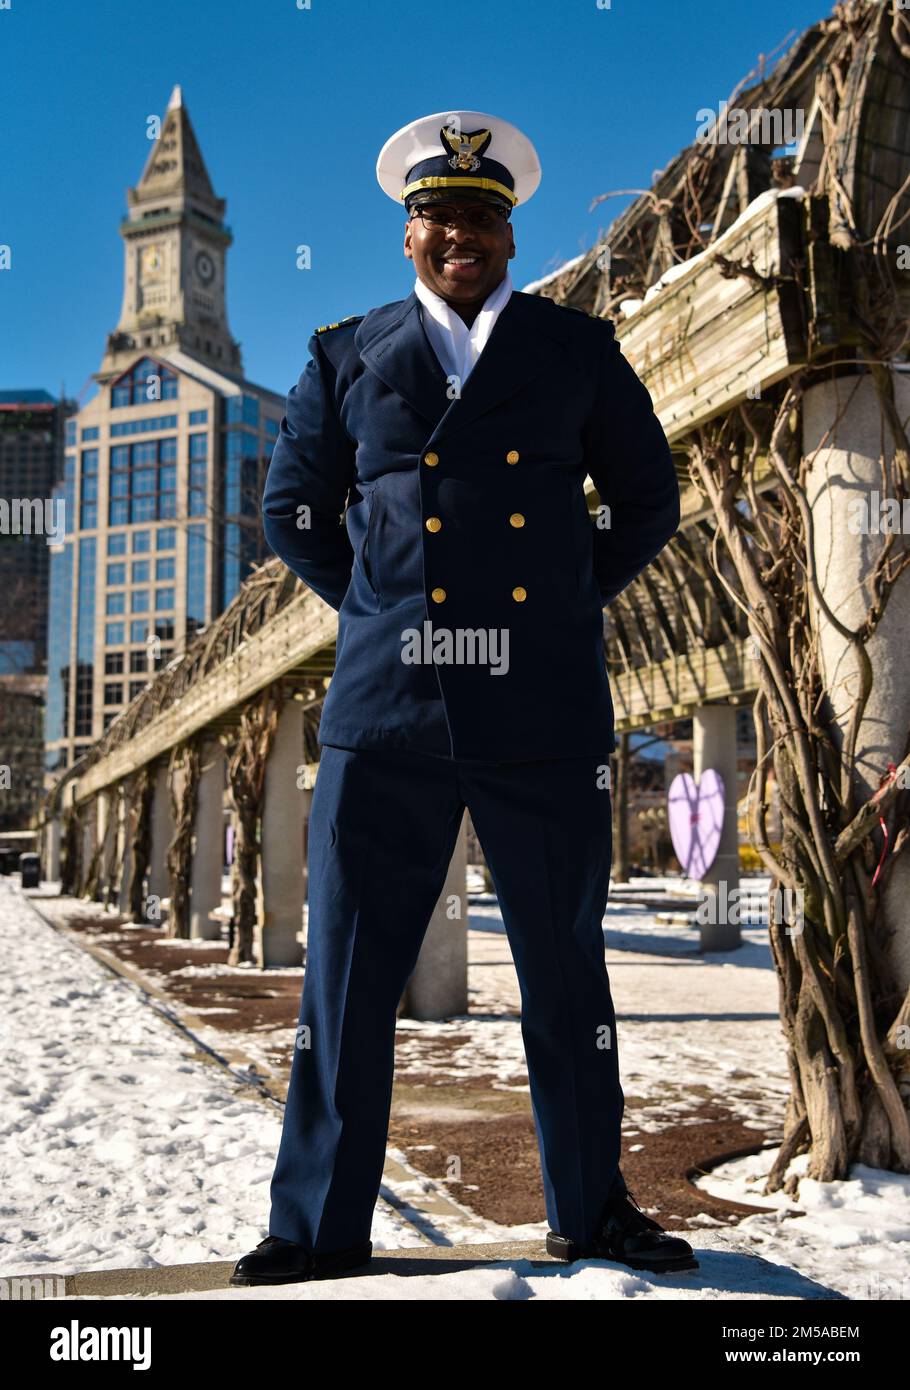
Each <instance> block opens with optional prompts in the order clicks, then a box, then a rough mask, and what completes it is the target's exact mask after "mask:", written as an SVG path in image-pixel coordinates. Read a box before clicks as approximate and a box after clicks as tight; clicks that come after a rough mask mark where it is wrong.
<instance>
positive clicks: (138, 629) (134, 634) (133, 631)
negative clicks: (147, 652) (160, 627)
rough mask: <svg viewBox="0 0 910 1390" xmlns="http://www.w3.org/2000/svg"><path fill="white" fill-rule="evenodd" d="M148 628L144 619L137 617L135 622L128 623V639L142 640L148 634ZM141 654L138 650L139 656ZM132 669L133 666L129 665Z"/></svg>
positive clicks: (132, 640)
mask: <svg viewBox="0 0 910 1390" xmlns="http://www.w3.org/2000/svg"><path fill="white" fill-rule="evenodd" d="M148 630H149V625H148V623H147V622H145V620H144V619H137V621H136V622H132V623H130V641H131V642H144V641H145V639H146V637H147V636H148ZM141 655H142V653H141V652H140V656H141ZM133 669H135V668H134V667H132V666H131V667H130V670H131V671H132V670H133Z"/></svg>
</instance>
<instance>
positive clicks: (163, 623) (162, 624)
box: [155, 618, 174, 642]
mask: <svg viewBox="0 0 910 1390" xmlns="http://www.w3.org/2000/svg"><path fill="white" fill-rule="evenodd" d="M155 636H156V637H157V638H158V639H159V640H160V641H162V642H173V640H174V619H173V618H156V619H155Z"/></svg>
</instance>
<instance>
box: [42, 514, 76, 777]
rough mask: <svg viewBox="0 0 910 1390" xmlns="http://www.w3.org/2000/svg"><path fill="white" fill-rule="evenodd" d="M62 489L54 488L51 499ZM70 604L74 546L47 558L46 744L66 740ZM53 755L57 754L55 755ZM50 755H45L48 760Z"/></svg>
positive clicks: (67, 546)
mask: <svg viewBox="0 0 910 1390" xmlns="http://www.w3.org/2000/svg"><path fill="white" fill-rule="evenodd" d="M60 491H61V489H60V488H59V487H55V488H54V489H53V496H54V497H57V496H59V494H60ZM72 604H73V547H72V543H68V544H66V545H64V547H63V549H62V550H52V551H51V555H50V600H49V605H48V625H47V705H46V709H45V715H44V737H45V742H46V743H56V742H57V741H58V740H60V739H63V738H65V737H66V733H67V728H66V718H65V714H64V710H65V707H66V703H67V696H68V693H69V660H70V652H69V647H70V631H71V624H72ZM54 756H56V755H54ZM50 757H51V755H50V754H48V759H50Z"/></svg>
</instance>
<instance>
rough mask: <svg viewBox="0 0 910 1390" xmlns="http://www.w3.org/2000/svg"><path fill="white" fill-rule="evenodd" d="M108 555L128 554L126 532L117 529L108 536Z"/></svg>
mask: <svg viewBox="0 0 910 1390" xmlns="http://www.w3.org/2000/svg"><path fill="white" fill-rule="evenodd" d="M107 553H108V555H125V554H126V532H125V531H116V532H114V533H113V534H111V535H109V536H108V538H107Z"/></svg>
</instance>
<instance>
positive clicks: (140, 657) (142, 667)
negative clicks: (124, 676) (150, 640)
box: [130, 636, 149, 672]
mask: <svg viewBox="0 0 910 1390" xmlns="http://www.w3.org/2000/svg"><path fill="white" fill-rule="evenodd" d="M140 640H141V641H143V642H144V641H145V637H144V636H143V637H142V638H141V639H140ZM148 668H149V658H148V652H146V651H141V652H130V672H135V671H147V670H148Z"/></svg>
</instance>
